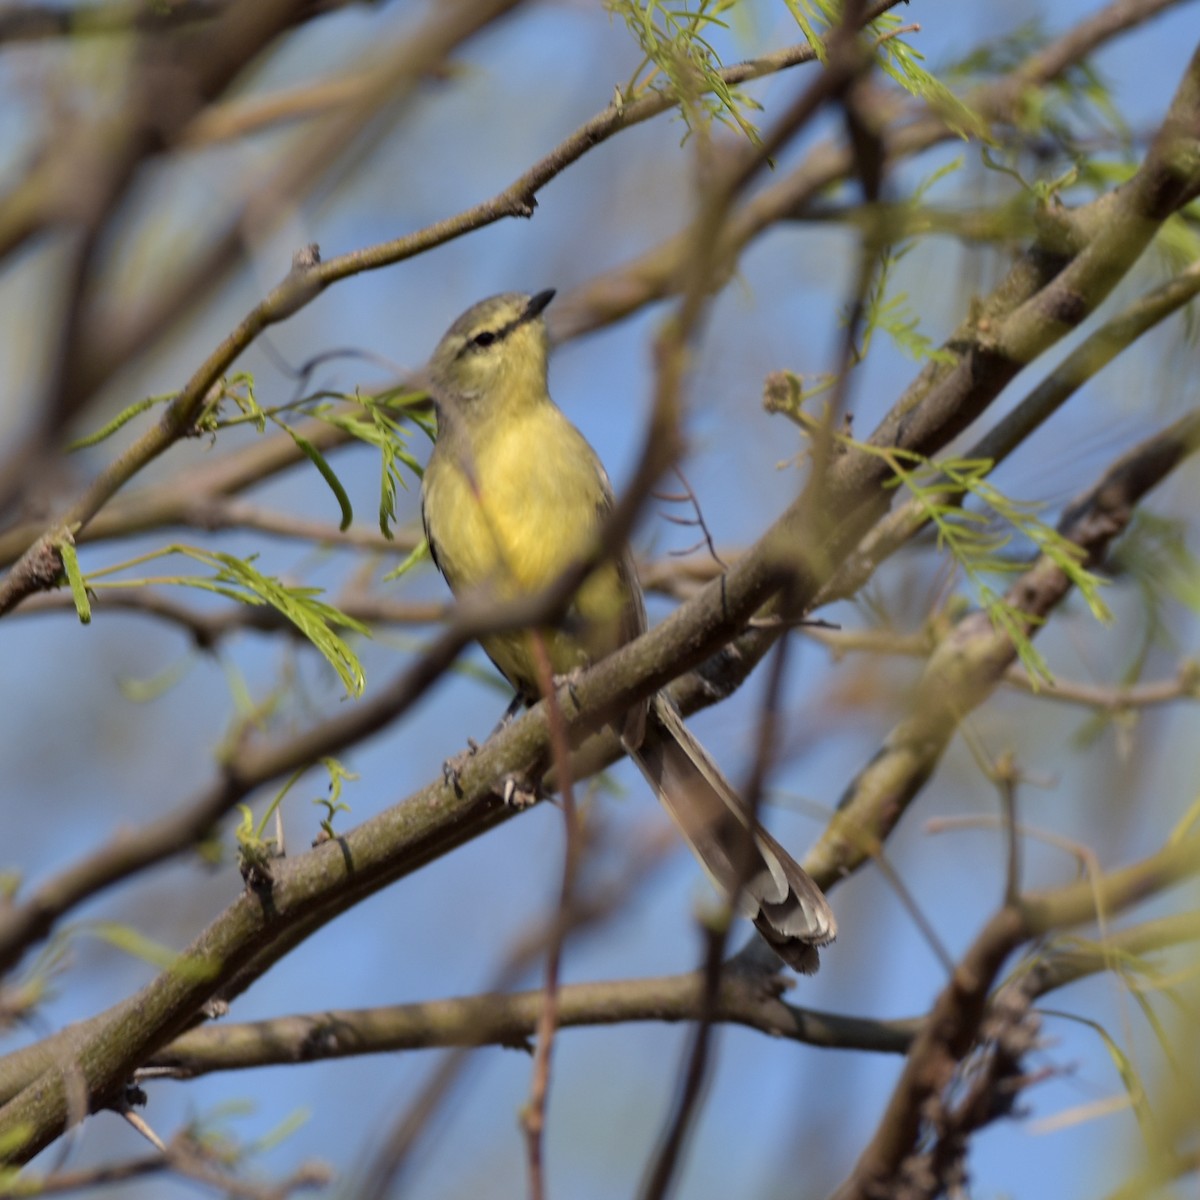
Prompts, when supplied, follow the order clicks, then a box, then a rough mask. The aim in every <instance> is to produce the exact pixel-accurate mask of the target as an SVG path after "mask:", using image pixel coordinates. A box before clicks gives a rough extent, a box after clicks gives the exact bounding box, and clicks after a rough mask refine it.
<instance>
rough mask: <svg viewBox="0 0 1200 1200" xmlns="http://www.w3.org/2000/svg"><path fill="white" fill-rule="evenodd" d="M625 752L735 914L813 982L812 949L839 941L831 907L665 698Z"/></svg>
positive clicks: (816, 959) (657, 699)
mask: <svg viewBox="0 0 1200 1200" xmlns="http://www.w3.org/2000/svg"><path fill="white" fill-rule="evenodd" d="M629 749H630V754H631V756H632V758H633V760H634V761H635V762H636V763H637V765H638V766H639V767H640V768H641V770H642V774H643V775H645V777H646V779H647V781H648V782H649V784H650V786H651V787H652V788H653V789H654V791H655V794H656V795H657V796H658V798H659V800H660V801H662V805H663V807H664V808H665V809H666V810H667V812H668V813H669V814H670V817H671V819H672V820H673V821H674V822H675V824H676V825H677V826H678V827H679V831H680V832H681V833H682V834H683V836H684V838H685V839H686V840H687V843H688V845H689V846H690V847H691V849H692V853H693V854H695V856H696V857H697V858H698V859H699V860H700V864H701V865H702V866H703V867H704V869H705V871H706V872H707V873H708V876H709V878H710V879H711V880H712V881H713V883H714V884H715V885H716V887H717V888H718V890H719V891H720V892H721V893H722V895H724V896H726V897H730V896H733V895H737V896H738V911H739V912H740V913H741V914H742V915H743V916H746V917H749V918H750V920H752V921H753V922H754V924H755V927H756V928H757V929H758V932H759V933H760V934H762V936H763V937H764V938H765V939H766V940H767V942H768V943H769V944H770V946H771V947H772V949H773V950H774V951H775V953H776V954H778V955H779V957H780V958H782V959H783V961H784V962H786V963H787V964H788V966H790V967H792V968H794V969H795V970H797V971H801V972H803V973H804V974H805V975H811V974H813V973H814V972H815V971H816V970H817V968H818V967H819V966H820V958H819V956H818V954H817V947H818V946H824V945H826V944H827V943H829V942H832V941H833V939H834V938H835V937H836V936H837V922H836V921H835V920H834V916H833V911H832V910H831V909H830V907H829V902H828V901H827V900H826V899H825V896H824V893H823V892H822V891H821V889H820V888H819V887H817V885H816V884H815V883H814V882H813V881H812V879H811V878H810V877H809V876H808V874H807V873H806V872H805V871H804V869H803V868H802V867H801V866H800V864H799V863H798V862H796V860H795V859H793V858H792V857H791V855H789V854H788V852H787V851H786V850H785V849H784V848H783V847H782V846H781V845H780V844H779V843H778V842H777V841H776V840H775V839H774V838H773V837H772V836H771V835H770V834H769V833H767V831H766V830H765V829H763V828H762V827H761V826H760V825H758V823H757V822H754V823H752V822H751V819H750V814H749V813H748V812H747V811H746V809H745V807H744V806H743V805H742V802H741V800H740V799H739V797H738V795H737V793H736V792H735V791H734V790H733V788H732V787H731V786H730V785H729V783H728V782H727V781H726V779H725V777H724V776H723V775H722V774H721V772H720V770H719V768H718V767H717V765H716V763H714V762H713V761H712V759H711V758H709V756H708V754H707V752H706V751H705V749H704V747H703V746H701V745H700V743H699V742H698V741H696V739H695V738H694V737H692V735H691V734H690V733H689V732H688V730H687V727H686V726H685V725H684V723H683V720H682V718H681V717H680V716H679V713H678V712H677V711H676V710H675V708H674V706H673V705H672V704H671V702H670V701H669V700H667V699H666V697H664V696H656V697H655V698H654V700H653V701H652V702H651V705H650V711H649V714H648V716H647V719H646V728H645V733H644V734H643V735H642V738H641V744H640V745H638V746H637V747H630V748H629Z"/></svg>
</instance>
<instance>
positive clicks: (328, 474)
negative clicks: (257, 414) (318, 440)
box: [275, 420, 354, 533]
mask: <svg viewBox="0 0 1200 1200" xmlns="http://www.w3.org/2000/svg"><path fill="white" fill-rule="evenodd" d="M275 424H276V425H278V426H279V427H280V429H283V430H286V431H287V434H288V436H289V437H290V438H291V439H292V441H293V442H295V443H296V445H297V447H299V450H300V453H301V454H303V455H304V456H305V458H307V459H308V460H309V462H311V463H312V465H313V466H314V467H316V468H317V470H318V471H319V472H320V473H321V478H322V479H324V480H325V482H326V483H327V484H328V485H329V490H330V491H331V492H333V494H334V496H335V497H336V499H337V502H338V506H339V507H340V508H341V510H342V519H341V521H340V523H339V524H338V528H339V529H340V530H341V531H342V532H343V533H345V531H346V530H347V529H349V528H350V522H351V521H353V520H354V509H353V508H352V507H351V505H350V497H349V496H348V495H346V489H345V488H344V487H342V481H341V480H340V479H339V478H338V477H337V475H336V474H335V473H334V470H333V468H332V467H331V466H330V465H329V461H328V460H327V459H326V457H325V455H323V454H322V453H321V451H320V450H318V449H317V447H316V446H314V445H313V443H312V442H310V441H309V440H308V438H306V437H304V436H303V435H301V434H299V433H297V432H296V430H294V429H293V428H292V427H291V426H290V425H288V424H286V423H285V422H283V421H279V420H276V421H275Z"/></svg>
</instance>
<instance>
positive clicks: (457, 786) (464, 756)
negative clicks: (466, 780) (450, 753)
mask: <svg viewBox="0 0 1200 1200" xmlns="http://www.w3.org/2000/svg"><path fill="white" fill-rule="evenodd" d="M478 753H479V743H478V742H477V741H476V740H475V739H474V738H467V748H466V749H465V750H460V751H459V752H458V753H457V754H456V755H454V757H453V758H448V759H446V761H445V762H444V763H442V779H443V780H444V781H445V782H446V785H447V786H448V787H451V788H453V789H454V794H455V795H456V796H461V795H462V784H461V783H460V780H461V779H462V771H463V767H465V766H466V765H467V763H468V762H470V761H471V759H472V758H474V756H475V755H476V754H478Z"/></svg>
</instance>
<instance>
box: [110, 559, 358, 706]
mask: <svg viewBox="0 0 1200 1200" xmlns="http://www.w3.org/2000/svg"><path fill="white" fill-rule="evenodd" d="M171 554H181V555H183V556H185V557H187V558H190V559H192V560H193V561H195V562H198V563H201V564H203V565H205V566H207V567H209V568H210V569H211V570H212V571H213V572H214V574H213V576H212V577H204V576H199V575H176V576H168V577H165V578H164V577H156V578H149V577H143V578H139V579H135V580H127V581H121V582H119V583H116V582H101V583H98V582H96V581H97V580H98V579H99V578H100V577H102V576H108V575H111V574H114V573H115V572H117V571H120V570H126V569H128V568H130V567H133V566H138V565H141V564H143V563H146V562H150V561H153V560H156V559H159V558H164V557H166V556H168V555H171ZM88 583H89V586H91V587H92V588H93V589H99V588H102V587H114V586H115V587H146V586H150V585H174V586H177V587H191V588H198V589H199V590H201V591H207V592H215V593H216V594H217V595H220V596H225V597H227V598H228V599H231V600H236V601H238V603H240V604H252V605H257V604H266V605H269V606H270V607H271V608H273V609H275V610H276V612H278V613H280V614H281V615H282V616H283V617H285V618H286V619H287V620H288V621H290V622H291V623H292V624H293V625H295V627H296V628H297V629H298V630H299V631H300V632H301V633H302V634H303V635H304V637H305V638H306V639H307V640H308V641H309V643H310V644H311V645H312V646H313V647H314V648H315V649H316V650H317V651H318V652H319V653H320V654H321V655H323V656H324V658H325V660H326V661H327V662H328V663H329V665H330V666H331V667H332V668H333V669H334V671H336V672H337V675H338V678H339V679H341V681H342V683H343V685H344V686H345V688H346V691H347V692H348V693H349V694H350V695H351V696H359V695H361V694H362V691H363V688H364V687H365V685H366V679H365V677H364V675H363V670H362V665H361V664H360V663H359V661H358V657H357V656H356V655H355V653H354V652H353V651H352V650H351V649H350V647H349V646H348V645H347V643H346V641H345V640H344V639H343V638H342V637H341V636H340V635H339V634H338V633H337V632H336V629H337V628H338V627H341V628H344V629H350V630H353V631H354V632H356V633H360V634H363V635H365V636H368V637H369V636H370V632H371V631H370V629H369V628H368V627H367V626H366V625H364V624H363V623H362V622H361V621H358V620H355V619H354V618H353V617H349V616H347V615H346V614H345V613H343V612H341V611H340V610H339V609H337V608H335V607H334V606H333V605H331V604H326V603H325V602H324V601H322V600H319V599H317V597H318V596H320V595H321V589H320V588H313V587H301V586H296V585H291V584H285V583H283V582H282V581H281V580H279V579H276V578H275V577H274V576H270V575H263V574H262V573H261V572H259V571H257V570H256V569H255V568H254V566H253V557H251V558H249V559H240V558H235V557H234V556H233V555H232V554H223V553H220V552H219V551H215V550H202V549H200V548H199V547H197V546H189V545H185V544H183V543H175V544H173V545H170V546H165V547H163V548H162V549H159V550H154V551H152V552H150V553H149V554H143V555H140V556H139V557H137V558H134V559H130V560H129V561H127V562H125V563H122V564H118V565H116V566H111V567H105V568H104V569H103V570H100V571H94V572H92V574H91V575H90V576H89V577H88Z"/></svg>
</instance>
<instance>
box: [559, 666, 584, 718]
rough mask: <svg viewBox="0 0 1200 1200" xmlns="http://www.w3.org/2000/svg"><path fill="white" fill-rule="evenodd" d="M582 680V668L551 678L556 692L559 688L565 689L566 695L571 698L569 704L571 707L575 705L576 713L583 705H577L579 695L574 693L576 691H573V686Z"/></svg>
mask: <svg viewBox="0 0 1200 1200" xmlns="http://www.w3.org/2000/svg"><path fill="white" fill-rule="evenodd" d="M582 678H583V668H582V667H576V668H575V669H574V670H573V671H568V672H567V673H566V674H565V675H553V676H551V682H552V683H553V684H554V687H555V690H556V691H557V690H558V689H559V688H566V689H567V695H568V696H570V697H571V703H572V704H573V705H575V711H576V712H579V710H580V709H581V708H582V707H583V705H582V704H580V703H579V693H578V692H576V690H575V685H576V684H577V683H578V682H579V681H580V680H581V679H582Z"/></svg>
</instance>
